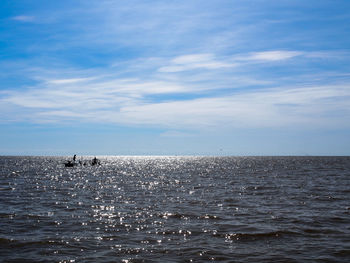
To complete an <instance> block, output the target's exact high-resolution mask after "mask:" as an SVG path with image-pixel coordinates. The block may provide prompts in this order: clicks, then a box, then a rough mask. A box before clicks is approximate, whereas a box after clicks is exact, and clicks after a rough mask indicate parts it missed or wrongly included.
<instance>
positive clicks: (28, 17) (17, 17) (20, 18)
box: [12, 15, 35, 22]
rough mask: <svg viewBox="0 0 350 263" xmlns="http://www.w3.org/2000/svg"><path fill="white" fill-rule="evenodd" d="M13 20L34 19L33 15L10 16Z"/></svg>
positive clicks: (24, 20)
mask: <svg viewBox="0 0 350 263" xmlns="http://www.w3.org/2000/svg"><path fill="white" fill-rule="evenodd" d="M12 19H13V20H16V21H20V22H33V21H34V20H35V17H34V16H25V15H21V16H14V17H12Z"/></svg>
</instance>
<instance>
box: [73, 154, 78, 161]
mask: <svg viewBox="0 0 350 263" xmlns="http://www.w3.org/2000/svg"><path fill="white" fill-rule="evenodd" d="M76 159H77V155H76V154H74V156H73V162H75V160H76Z"/></svg>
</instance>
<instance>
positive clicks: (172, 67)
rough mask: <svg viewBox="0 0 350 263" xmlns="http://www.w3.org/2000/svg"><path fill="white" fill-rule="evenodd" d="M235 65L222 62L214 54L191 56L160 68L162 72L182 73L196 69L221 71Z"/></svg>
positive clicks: (181, 57)
mask: <svg viewBox="0 0 350 263" xmlns="http://www.w3.org/2000/svg"><path fill="white" fill-rule="evenodd" d="M234 66H235V64H233V63H227V62H224V61H220V60H218V59H216V58H215V57H214V55H213V54H191V55H183V56H179V57H176V58H174V59H172V60H171V61H170V63H169V65H167V66H163V67H161V68H159V70H158V71H160V72H180V71H185V70H194V69H211V70H212V69H221V68H230V67H234Z"/></svg>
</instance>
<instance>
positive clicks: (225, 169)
mask: <svg viewBox="0 0 350 263" xmlns="http://www.w3.org/2000/svg"><path fill="white" fill-rule="evenodd" d="M66 159H67V157H0V261H1V262H207V261H214V262H219V261H220V262H350V157H104V158H100V159H101V161H102V165H101V166H98V167H91V166H86V167H74V168H65V167H64V165H63V162H64V160H66Z"/></svg>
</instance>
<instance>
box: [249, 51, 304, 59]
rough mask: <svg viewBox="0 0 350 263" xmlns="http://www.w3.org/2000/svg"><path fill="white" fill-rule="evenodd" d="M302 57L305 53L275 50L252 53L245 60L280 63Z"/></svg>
mask: <svg viewBox="0 0 350 263" xmlns="http://www.w3.org/2000/svg"><path fill="white" fill-rule="evenodd" d="M300 55H303V52H299V51H281V50H274V51H264V52H254V53H250V54H249V55H248V56H247V57H246V58H245V59H246V60H257V61H279V60H286V59H290V58H293V57H296V56H300Z"/></svg>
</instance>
